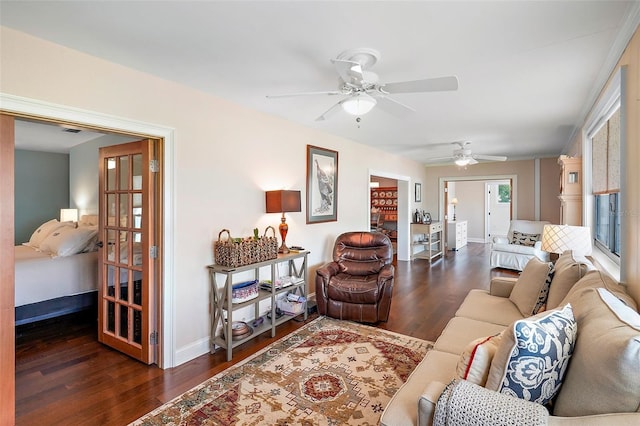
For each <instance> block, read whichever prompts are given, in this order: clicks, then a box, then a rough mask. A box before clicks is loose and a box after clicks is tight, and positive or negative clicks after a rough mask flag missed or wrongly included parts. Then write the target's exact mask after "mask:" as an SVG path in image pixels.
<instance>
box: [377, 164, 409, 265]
mask: <svg viewBox="0 0 640 426" xmlns="http://www.w3.org/2000/svg"><path fill="white" fill-rule="evenodd" d="M371 176H379V177H383V178H388V179H395V180H397V181H398V241H397V242H398V244H397V248H398V253H397V259H398V260H406V261H409V260H411V247H410V244H409V241H410V239H409V224H410V223H411V219H410V217H409V216H410V215H409V211H410V203H411V198H410V197H409V194H410V192H411V191H409V188H410V183H411V178H410V177H409V176H403V175H397V174H394V173H389V172H382V171H379V170H372V169H369V178H368V179H367V185H368V184H369V182H371ZM366 191H367V206H366V208H367V228H366V229H369V227H370V219H371V191H370V190H369V187H368V186H367V190H366Z"/></svg>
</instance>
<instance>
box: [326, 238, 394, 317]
mask: <svg viewBox="0 0 640 426" xmlns="http://www.w3.org/2000/svg"><path fill="white" fill-rule="evenodd" d="M392 261H393V247H392V246H391V240H390V239H389V237H387V236H386V235H384V234H382V233H380V232H346V233H344V234H342V235H340V236H338V238H337V239H336V242H335V245H334V247H333V262H330V263H327V264H326V265H324V266H322V267H320V268H318V269H317V270H316V302H317V304H318V312H319V313H320V315H326V316H329V317H333V318H339V319H345V320H352V321H358V322H367V323H376V322H378V321H387V319H388V318H389V309H390V308H391V292H392V291H393V275H394V272H395V269H394V267H393V265H392V264H391V262H392Z"/></svg>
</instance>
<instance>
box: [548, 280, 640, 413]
mask: <svg viewBox="0 0 640 426" xmlns="http://www.w3.org/2000/svg"><path fill="white" fill-rule="evenodd" d="M593 272H596V271H593ZM597 272H600V271H597ZM588 275H590V276H595V275H594V274H592V273H591V272H590V273H589V274H588ZM605 285H610V284H608V283H603V287H604V286H605ZM603 287H601V288H585V289H582V290H581V291H577V292H575V293H574V294H573V295H572V297H571V300H572V303H571V304H572V306H574V312H575V317H576V321H577V322H578V329H579V330H580V338H579V339H578V340H577V342H576V347H575V350H574V353H573V357H572V358H571V364H570V365H569V369H568V370H567V376H566V377H565V380H564V384H563V385H562V392H560V394H559V395H558V398H557V399H556V401H555V404H554V414H555V415H558V416H571V417H573V416H587V415H595V414H604V413H622V412H634V411H637V410H638V404H639V403H640V314H639V313H638V312H637V311H636V310H635V308H633V307H630V306H629V305H628V304H627V303H626V301H625V300H624V299H621V297H620V296H621V295H620V294H618V293H617V292H616V291H610V290H607V289H605V288H603ZM574 288H575V287H574ZM632 306H633V305H632Z"/></svg>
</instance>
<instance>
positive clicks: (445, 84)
mask: <svg viewBox="0 0 640 426" xmlns="http://www.w3.org/2000/svg"><path fill="white" fill-rule="evenodd" d="M380 90H382V92H383V93H415V92H441V91H446V90H458V77H456V76H453V75H452V76H449V77H438V78H426V79H424V80H414V81H399V82H397V83H387V84H384V85H382V86H381V87H380Z"/></svg>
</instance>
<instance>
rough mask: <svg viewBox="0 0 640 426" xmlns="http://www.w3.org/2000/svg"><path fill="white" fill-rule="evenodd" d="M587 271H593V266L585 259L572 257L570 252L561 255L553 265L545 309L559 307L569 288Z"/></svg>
mask: <svg viewBox="0 0 640 426" xmlns="http://www.w3.org/2000/svg"><path fill="white" fill-rule="evenodd" d="M589 269H593V265H592V264H591V262H589V261H588V260H587V259H586V258H584V257H581V258H578V257H576V256H574V255H573V251H571V250H567V251H565V252H564V253H562V254H561V255H560V257H559V258H558V260H556V263H555V268H554V271H553V279H552V280H551V285H550V287H549V296H548V297H547V309H555V308H557V307H558V306H560V302H562V299H564V298H565V296H566V295H567V293H569V290H571V287H573V285H574V284H575V283H577V282H578V280H579V279H580V278H582V277H584V276H585V274H586V273H587V270H589Z"/></svg>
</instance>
